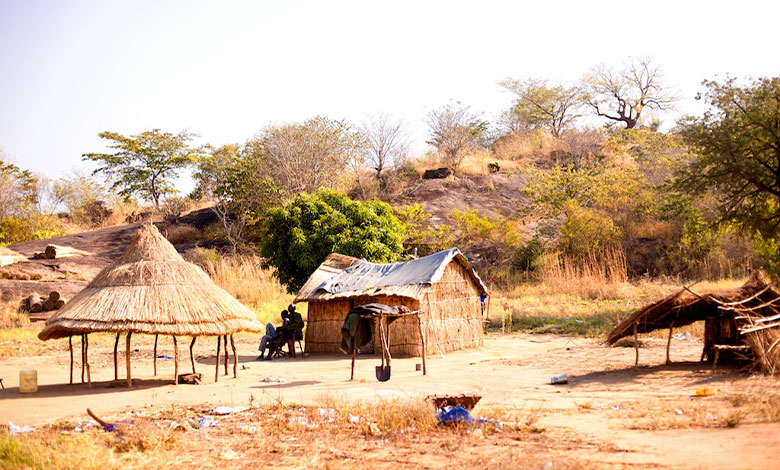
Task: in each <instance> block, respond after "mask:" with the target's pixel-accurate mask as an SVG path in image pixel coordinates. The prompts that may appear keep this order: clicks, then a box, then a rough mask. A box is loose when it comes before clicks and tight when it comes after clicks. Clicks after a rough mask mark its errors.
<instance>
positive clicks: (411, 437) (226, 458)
mask: <svg viewBox="0 0 780 470" xmlns="http://www.w3.org/2000/svg"><path fill="white" fill-rule="evenodd" d="M208 414H211V412H210V406H209V405H189V406H182V405H171V406H169V407H164V408H158V409H150V408H144V409H141V410H135V411H132V410H127V411H123V412H121V414H119V415H115V416H103V418H105V419H107V420H109V421H111V422H114V423H116V424H115V426H116V430H115V431H114V432H111V433H107V432H104V431H102V430H101V429H100V428H99V427H84V426H83V425H82V426H81V429H80V430H77V429H76V425H75V423H74V422H73V421H62V422H58V423H54V424H51V425H46V426H42V427H40V428H39V429H38V430H36V431H35V432H33V433H30V434H23V435H18V436H10V435H9V434H8V433H7V432H6V431H5V430H3V429H2V427H1V426H0V449H2V451H0V468H36V469H37V468H55V469H71V468H122V467H125V468H126V467H131V468H140V467H143V468H160V467H164V466H178V467H182V468H184V467H192V466H197V467H203V466H208V467H210V466H215V467H219V468H234V467H238V468H250V467H247V466H248V465H249V466H251V467H254V466H258V465H260V464H262V463H263V462H268V461H269V460H273V461H274V462H275V464H276V465H278V466H279V467H282V468H287V467H289V466H292V465H297V466H303V467H307V468H367V467H372V466H375V465H379V466H380V467H379V468H385V466H387V465H392V466H395V465H397V463H398V461H399V460H398V458H399V455H403V456H404V461H405V462H407V464H408V465H409V466H411V467H419V466H425V465H426V464H427V463H430V462H445V461H452V462H453V463H454V462H455V461H458V462H462V461H463V459H464V458H468V459H469V461H473V462H480V463H481V465H480V468H485V467H486V464H487V463H490V462H493V463H495V461H496V457H499V456H500V454H502V449H504V450H509V449H511V448H513V447H516V446H517V444H518V441H526V443H527V445H529V446H536V445H538V446H541V447H539V448H540V450H544V451H545V452H546V453H551V452H552V451H551V450H550V449H549V444H544V443H542V442H541V441H538V440H537V438H536V436H539V433H541V432H543V431H544V430H543V429H542V428H537V427H534V426H535V425H534V423H535V422H536V418H534V417H529V418H527V419H526V420H525V421H523V422H522V423H520V424H519V425H517V424H515V423H512V422H503V420H502V422H501V423H498V421H499V419H501V418H504V417H506V414H502V413H500V412H499V411H496V410H494V411H493V414H491V415H490V419H491V420H492V421H491V422H490V423H485V424H482V425H478V426H472V427H469V426H442V425H440V424H438V423H437V420H436V411H435V410H434V409H433V407H432V405H431V404H430V403H429V402H427V401H425V400H424V399H422V398H420V399H397V400H379V401H358V402H354V403H352V402H349V401H343V400H341V399H339V398H333V397H331V396H323V397H322V400H321V403H320V404H317V405H314V406H304V405H298V404H294V403H283V402H282V401H281V400H280V401H278V402H277V403H276V404H271V405H262V406H256V405H255V404H253V403H251V402H250V409H249V410H246V411H243V412H238V413H234V414H231V415H227V416H216V417H215V420H216V421H217V422H218V425H217V426H215V427H206V428H202V429H198V425H197V419H198V418H199V417H201V416H204V415H208ZM476 415H478V416H483V415H482V414H481V413H479V412H478V413H476ZM494 415H495V416H494ZM204 442H208V445H203V444H204ZM535 458H537V459H542V458H543V457H542V456H537V457H535ZM558 460H559V461H561V462H563V463H567V462H569V460H570V459H569V458H568V457H559V458H558ZM500 461H501V462H504V463H509V462H510V461H509V460H505V459H500ZM543 462H544V461H541V462H540V465H541V464H543ZM560 468H569V466H568V464H567V465H563V464H562V465H561V467H560Z"/></svg>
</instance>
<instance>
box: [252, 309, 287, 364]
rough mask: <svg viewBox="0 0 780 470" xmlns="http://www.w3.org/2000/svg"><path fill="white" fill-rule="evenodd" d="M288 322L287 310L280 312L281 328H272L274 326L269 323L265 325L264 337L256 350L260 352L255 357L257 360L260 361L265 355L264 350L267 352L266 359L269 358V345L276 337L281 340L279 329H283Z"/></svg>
mask: <svg viewBox="0 0 780 470" xmlns="http://www.w3.org/2000/svg"><path fill="white" fill-rule="evenodd" d="M288 322H289V314H288V313H287V310H282V326H280V327H279V328H278V329H277V328H274V325H273V324H271V323H268V324H266V325H265V336H263V337H262V338H260V346H259V347H258V348H257V349H258V351H260V355H259V356H257V360H258V361H260V360H262V359H263V355H264V354H265V350H266V349H268V350H269V354H268V357H271V354H270V350H271V343H273V341H274V339H275V338H276V337H277V336H278V337H279V338H281V331H280V330H281V329H282V328H284V326H285V325H286V324H287V323H288Z"/></svg>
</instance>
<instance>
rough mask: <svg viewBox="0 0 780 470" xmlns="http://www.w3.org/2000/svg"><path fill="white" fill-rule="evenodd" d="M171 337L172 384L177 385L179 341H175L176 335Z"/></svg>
mask: <svg viewBox="0 0 780 470" xmlns="http://www.w3.org/2000/svg"><path fill="white" fill-rule="evenodd" d="M172 338H173V384H174V385H179V343H177V342H176V336H175V335H174V336H172Z"/></svg>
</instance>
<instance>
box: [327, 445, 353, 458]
mask: <svg viewBox="0 0 780 470" xmlns="http://www.w3.org/2000/svg"><path fill="white" fill-rule="evenodd" d="M328 450H329V451H330V453H331V454H333V455H335V456H336V457H341V458H342V459H351V458H352V457H350V456H349V455H347V453H346V452H344V451H341V450H338V449H336V448H335V447H331V448H330V449H328Z"/></svg>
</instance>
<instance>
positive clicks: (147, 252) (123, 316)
mask: <svg viewBox="0 0 780 470" xmlns="http://www.w3.org/2000/svg"><path fill="white" fill-rule="evenodd" d="M262 329H263V326H262V324H261V323H260V322H259V321H258V320H257V316H256V314H255V313H254V312H253V311H252V310H250V309H248V308H247V307H245V306H244V305H243V304H241V303H240V302H239V301H238V300H236V299H235V298H234V297H232V296H231V295H230V294H228V293H227V292H226V291H225V290H224V289H222V288H221V287H219V286H217V285H216V284H214V282H213V281H212V280H211V279H210V278H209V276H208V275H207V274H206V273H205V272H204V271H203V270H202V269H201V268H199V267H198V266H196V265H194V264H192V263H189V262H187V261H185V260H184V259H183V258H182V256H181V255H180V254H179V253H178V252H177V251H176V249H175V248H174V247H173V245H171V243H170V242H169V241H168V240H166V239H165V237H163V236H162V234H160V232H159V231H158V230H157V228H156V227H155V226H154V225H152V224H148V225H143V226H141V228H140V229H139V230H138V233H137V234H136V235H135V238H133V240H132V241H131V242H130V245H129V246H128V248H127V251H125V253H124V254H123V255H122V256H121V257H120V258H119V259H117V260H116V261H115V262H114V263H113V264H111V265H110V266H108V267H107V268H105V269H104V270H103V271H101V272H100V273H99V274H98V275H97V276H96V277H95V278H94V279H93V280H92V282H90V283H89V285H87V287H86V288H84V289H83V290H82V291H81V292H79V293H78V294H76V296H75V297H73V299H71V301H70V302H68V303H67V304H66V305H65V307H63V308H62V309H61V310H59V311H58V312H57V313H56V314H55V315H53V316H52V317H51V318H49V320H47V321H46V325H45V327H44V328H43V330H42V331H41V332H40V333H39V334H38V337H39V338H40V339H41V340H44V341H46V340H49V339H55V338H63V337H70V336H73V335H86V334H88V333H94V332H114V333H117V341H118V338H119V333H127V334H128V339H127V341H128V343H129V335H130V334H132V333H145V334H153V335H171V336H173V337H174V340H175V337H176V336H177V335H178V336H192V337H193V338H194V337H197V336H225V338H226V337H227V335H232V334H233V333H236V332H239V331H261V330H262ZM193 342H194V340H193ZM155 344H156V343H155ZM226 346H227V345H226ZM115 351H116V349H115ZM226 353H227V350H226ZM193 366H194V363H193ZM193 368H194V367H193ZM128 372H129V371H128Z"/></svg>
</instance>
